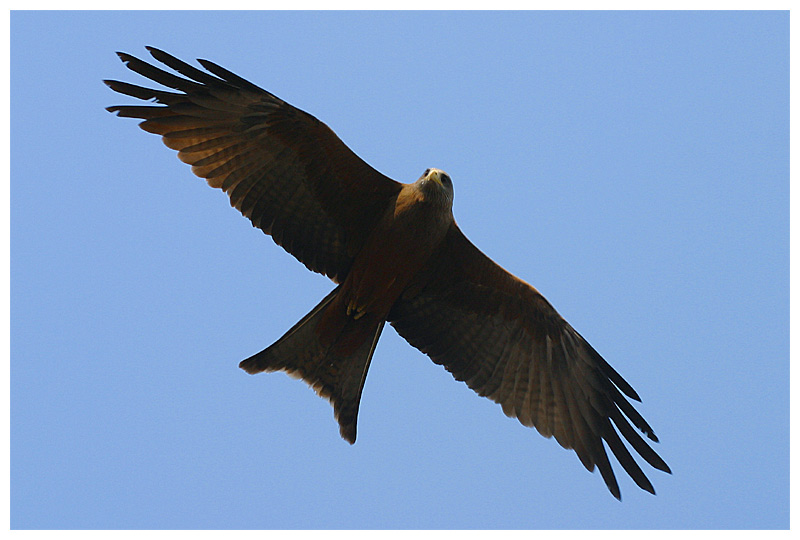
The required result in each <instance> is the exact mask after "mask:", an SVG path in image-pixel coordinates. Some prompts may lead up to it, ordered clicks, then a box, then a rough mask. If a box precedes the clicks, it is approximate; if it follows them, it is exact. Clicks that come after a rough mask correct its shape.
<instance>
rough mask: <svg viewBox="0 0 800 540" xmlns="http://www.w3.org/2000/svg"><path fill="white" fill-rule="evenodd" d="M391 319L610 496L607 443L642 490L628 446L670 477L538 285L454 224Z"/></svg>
mask: <svg viewBox="0 0 800 540" xmlns="http://www.w3.org/2000/svg"><path fill="white" fill-rule="evenodd" d="M389 322H390V323H391V324H392V326H394V327H395V329H396V330H397V331H398V333H399V334H400V335H401V336H403V337H404V338H405V339H406V340H407V341H408V342H409V343H411V344H412V345H414V346H415V347H417V348H419V349H420V350H422V351H423V352H425V353H427V354H428V355H430V357H431V359H432V360H433V361H434V362H436V363H437V364H441V365H443V366H444V367H445V368H446V369H447V370H448V371H450V372H451V373H452V374H453V376H454V377H455V378H456V379H458V380H463V381H465V382H466V384H467V385H468V386H469V387H470V388H472V389H473V390H475V391H476V392H477V393H478V394H480V395H482V396H486V397H488V398H490V399H492V400H493V401H495V402H497V403H499V404H500V405H501V406H502V409H503V412H504V413H506V414H507V415H509V416H514V417H516V418H518V419H519V421H520V422H521V423H522V424H524V425H530V426H533V427H535V428H536V429H537V430H538V431H539V433H541V434H542V435H543V436H545V437H554V438H555V439H556V441H557V442H558V443H559V444H560V445H561V446H563V447H564V448H570V449H573V450H574V451H575V453H576V454H577V456H578V458H579V459H580V461H581V463H582V464H583V466H584V467H586V468H587V469H588V470H590V471H591V470H594V468H595V467H597V468H598V469H599V470H600V474H601V476H602V477H603V480H604V481H605V483H606V486H607V487H608V489H609V491H611V493H612V494H613V495H614V496H615V497H617V498H619V497H620V491H619V485H618V483H617V480H616V477H615V475H614V471H613V469H612V467H611V463H610V461H609V459H608V454H607V453H606V447H607V448H608V449H609V450H610V451H611V453H612V454H613V455H614V456H615V457H616V459H617V461H618V462H619V464H620V465H621V466H622V468H623V469H624V470H625V472H626V473H627V474H628V475H629V476H630V477H631V478H632V479H633V480H634V482H635V483H636V484H637V485H638V486H639V487H641V488H642V489H644V490H645V491H649V492H651V493H653V492H654V490H653V486H652V484H651V483H650V480H649V479H648V478H647V476H646V475H645V473H644V472H643V471H642V469H641V468H640V467H639V465H638V464H637V462H636V460H635V458H634V457H633V455H632V454H631V452H630V451H629V450H628V447H627V446H626V442H627V444H628V445H629V446H630V447H631V448H632V449H633V450H634V451H635V452H636V453H637V454H639V456H640V457H641V458H642V459H643V460H644V461H645V462H646V463H648V464H649V465H651V466H653V467H654V468H656V469H659V470H662V471H665V472H670V470H669V467H668V466H667V464H666V463H665V462H664V460H663V459H661V457H660V456H658V454H657V453H656V452H655V451H654V450H653V449H652V448H651V447H650V446H649V445H648V444H647V443H646V442H645V440H644V439H643V438H642V437H641V436H640V435H639V434H638V433H637V432H636V430H635V429H634V428H637V429H639V430H640V431H642V432H643V433H645V434H646V435H647V436H648V437H649V438H650V439H652V440H654V441H657V439H656V437H655V434H654V433H653V430H652V428H651V427H650V425H649V424H648V423H647V422H645V420H644V418H642V416H641V415H640V414H639V413H638V412H637V411H636V409H634V407H633V405H631V403H630V402H629V401H628V399H626V396H627V398H629V399H633V400H637V401H638V400H639V396H638V394H637V393H636V392H635V391H634V390H633V388H632V387H631V386H630V384H628V383H627V382H626V381H625V380H624V379H623V378H622V377H621V376H620V375H619V373H617V372H616V371H615V370H614V369H613V368H612V367H611V366H610V365H608V363H607V362H606V361H605V360H603V358H602V357H601V356H600V355H599V354H598V353H597V352H596V351H595V350H594V349H593V348H592V346H591V345H589V343H588V342H587V341H586V340H585V339H583V337H582V336H581V335H580V334H578V333H577V332H576V331H575V330H574V329H573V328H572V327H571V326H570V325H569V324H568V323H567V322H566V321H565V320H564V319H563V318H562V317H561V316H560V315H559V314H558V313H557V312H556V311H555V309H553V307H552V306H551V305H550V303H549V302H547V300H545V299H544V297H543V296H542V295H541V294H539V292H538V291H537V290H536V289H534V288H533V287H532V286H530V285H529V284H527V283H525V282H524V281H522V280H520V279H518V278H516V277H514V276H513V275H511V274H509V273H508V272H506V271H505V270H503V269H502V268H501V267H499V266H498V265H497V264H495V263H494V262H493V261H492V260H491V259H489V258H488V257H486V256H485V255H484V254H483V253H481V252H480V251H479V250H478V249H477V248H476V247H475V246H473V245H472V243H470V242H469V240H467V239H466V237H464V235H463V234H462V233H461V231H460V230H459V229H458V227H457V226H456V225H455V224H453V225H452V227H451V229H450V231H449V232H448V234H447V237H446V239H445V241H444V243H443V244H442V246H441V248H440V250H439V251H438V252H437V253H435V254H434V255H433V256H432V257H431V259H430V261H429V263H428V265H427V266H426V267H425V268H423V270H422V271H421V272H420V273H419V275H418V276H417V278H416V281H415V282H412V284H411V285H410V286H409V288H408V292H407V294H405V295H404V296H402V297H401V298H400V299H399V300H398V302H397V303H396V304H395V305H394V306H393V308H392V311H391V312H390V313H389ZM615 426H616V430H615ZM620 435H621V437H620ZM623 438H624V441H623Z"/></svg>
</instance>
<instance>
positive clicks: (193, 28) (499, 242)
mask: <svg viewBox="0 0 800 540" xmlns="http://www.w3.org/2000/svg"><path fill="white" fill-rule="evenodd" d="M145 45H153V46H157V47H159V48H162V49H164V50H166V51H168V52H171V53H172V54H174V55H176V56H178V57H180V58H183V59H185V60H193V59H194V58H197V57H200V58H208V59H210V60H213V61H215V62H217V63H219V64H221V65H223V66H225V67H227V68H228V69H230V70H232V71H234V72H236V73H238V74H240V75H242V76H244V77H245V78H248V79H249V80H251V81H253V82H254V83H256V84H258V85H260V86H263V87H264V88H267V89H269V90H270V91H272V92H274V93H275V94H276V95H278V96H279V97H281V98H283V99H285V100H287V101H289V102H290V103H292V104H294V105H296V106H298V107H300V108H302V109H304V110H306V111H308V112H310V113H312V114H314V115H315V116H317V117H318V118H320V119H321V120H323V121H324V122H326V123H327V124H328V125H329V126H331V127H332V128H333V129H334V131H336V132H337V134H338V135H339V136H340V137H341V138H342V139H343V140H344V141H345V143H346V144H348V145H349V146H350V148H352V149H353V150H354V151H355V152H356V153H357V154H359V155H360V156H361V157H362V158H364V159H365V160H366V161H367V162H368V163H370V164H371V165H372V166H374V167H375V168H377V169H378V170H380V171H381V172H383V173H385V174H387V175H388V176H390V177H392V178H395V179H397V180H400V181H405V182H410V181H413V180H415V179H416V178H417V177H418V176H419V175H420V174H421V173H422V171H424V170H425V169H426V168H427V167H438V168H441V169H444V170H445V171H447V172H448V173H449V174H450V175H451V177H452V178H453V182H454V185H455V204H454V213H455V216H456V220H457V221H458V223H459V225H460V227H461V228H462V230H463V231H464V232H465V234H466V235H467V236H468V237H469V238H470V239H471V240H472V241H473V242H474V243H475V244H476V245H477V246H479V247H480V248H481V249H482V250H483V251H484V252H486V253H487V254H488V255H490V256H491V257H492V258H493V259H494V260H495V261H497V262H498V263H499V264H501V265H502V266H504V267H505V268H507V269H508V270H510V271H511V272H513V273H515V274H516V275H518V276H520V277H521V278H523V279H525V280H526V281H529V282H531V283H532V284H533V285H534V286H536V287H537V288H538V289H539V290H540V291H541V292H542V293H543V294H544V295H545V296H546V297H547V298H548V299H549V300H550V302H551V303H552V304H553V305H554V306H555V307H556V309H557V310H559V312H560V313H561V314H562V315H563V316H564V317H565V318H566V319H567V320H568V321H569V322H570V323H571V324H572V325H573V326H574V327H575V328H576V329H577V330H578V331H579V332H580V333H581V334H582V335H583V336H585V337H586V338H587V339H588V340H589V341H590V342H591V343H592V344H593V345H594V347H595V348H596V349H597V350H598V351H599V352H600V353H601V354H602V355H603V356H604V357H605V358H606V359H607V360H608V361H609V362H610V363H611V364H612V365H613V366H614V367H615V368H616V369H617V370H618V371H620V372H621V373H622V374H623V376H624V377H625V378H626V379H627V380H628V381H629V382H630V383H631V384H632V385H633V386H634V387H635V388H636V390H637V391H638V392H639V394H640V395H641V396H642V398H643V403H642V404H641V405H640V406H639V407H638V408H639V410H640V411H641V412H642V413H643V415H644V416H645V417H646V418H647V420H648V421H649V422H650V424H651V425H652V426H653V427H654V429H655V431H656V433H657V434H658V436H659V438H660V439H661V443H660V444H658V445H656V446H657V450H658V451H659V453H660V454H661V455H662V456H663V457H664V458H665V460H666V461H667V462H668V463H669V464H670V466H671V467H672V470H673V472H674V474H673V475H671V476H670V475H665V474H662V473H660V472H658V471H652V473H650V474H649V476H650V478H651V480H652V481H653V484H654V485H655V488H656V491H657V493H658V495H657V496H655V497H653V496H651V495H649V494H647V493H645V492H643V491H640V490H639V489H638V488H636V486H635V485H634V484H633V482H632V481H630V480H629V479H628V478H626V477H624V474H623V473H622V472H621V469H620V468H619V466H616V469H617V471H618V477H619V478H620V486H621V488H622V502H618V501H616V500H615V499H614V498H613V497H611V496H610V495H609V494H608V492H607V491H606V489H605V486H604V484H603V482H602V480H601V478H600V476H599V474H598V473H594V474H590V473H588V472H587V471H586V470H585V469H584V468H583V467H582V466H581V464H580V462H579V461H578V459H577V458H576V457H575V456H574V454H572V453H571V452H568V451H565V450H563V449H561V448H560V447H559V446H558V445H557V444H556V443H555V442H554V441H553V440H546V439H544V438H542V437H541V436H539V435H538V433H536V432H535V431H534V430H531V429H528V428H524V427H522V426H521V425H519V424H518V423H517V422H516V421H515V420H511V419H508V418H506V417H505V416H504V415H503V414H502V411H501V410H500V407H499V406H497V405H495V404H494V403H492V402H490V401H488V400H486V399H483V398H479V397H478V396H477V395H475V394H474V393H473V392H472V391H470V390H469V389H468V388H467V387H466V386H465V385H464V384H462V383H459V382H456V381H454V380H453V379H452V377H451V376H450V375H449V374H448V373H447V372H445V371H444V370H443V369H442V368H441V367H440V366H436V365H434V364H433V363H432V362H430V360H428V358H427V357H425V356H424V355H422V354H421V353H419V352H418V351H417V350H416V349H413V348H412V347H411V346H409V345H408V344H407V343H405V342H404V341H403V340H402V339H401V338H400V337H399V336H397V334H396V333H395V332H394V331H393V330H392V329H391V328H388V327H387V329H386V331H385V332H384V334H383V336H382V338H381V341H380V343H379V345H378V348H377V351H376V353H375V357H374V359H373V362H372V366H371V369H370V372H369V376H368V378H367V381H366V386H365V389H364V394H363V399H362V403H361V409H360V414H359V424H358V428H359V431H358V433H359V438H358V442H357V443H356V444H355V445H354V446H350V445H348V444H347V443H346V442H344V441H343V440H341V439H340V438H339V434H338V428H337V426H336V423H335V421H334V419H333V414H332V409H331V408H330V406H329V405H328V403H327V402H326V401H324V400H322V399H320V398H318V397H316V395H315V394H314V393H313V391H311V390H310V389H309V388H308V387H307V386H306V385H304V384H302V383H301V382H298V381H296V380H293V379H290V378H289V377H287V376H286V375H284V374H270V375H258V376H249V375H247V374H245V373H244V372H243V371H241V370H239V369H238V367H237V364H238V362H239V360H241V359H243V358H245V357H247V356H249V355H251V354H253V353H254V352H257V351H259V350H261V349H262V348H264V347H266V346H267V345H269V344H270V343H272V342H273V341H274V340H275V339H277V338H278V337H280V336H281V335H282V334H283V333H284V332H285V331H286V330H287V329H288V328H290V327H291V326H292V325H293V324H294V323H295V322H296V321H297V320H298V319H300V317H302V316H303V315H304V314H305V313H306V312H307V311H308V310H309V309H310V308H311V307H313V306H314V305H315V304H316V303H317V302H318V301H319V299H320V298H322V297H323V296H324V295H325V294H326V293H327V292H328V291H329V290H330V289H331V288H332V286H333V285H332V283H331V282H329V281H328V280H327V279H325V278H324V277H322V276H319V275H315V274H312V273H310V272H308V271H307V270H305V268H304V267H303V266H302V265H301V264H300V263H299V262H297V261H296V260H294V259H293V258H292V257H291V256H290V255H288V254H286V253H285V252H283V251H282V250H281V249H280V248H278V247H277V246H276V245H275V244H274V243H273V242H272V241H271V240H270V239H269V238H267V237H266V236H264V235H263V234H262V233H261V232H260V231H258V230H256V229H254V228H252V227H251V226H250V223H249V222H248V221H247V220H246V219H244V218H242V217H241V216H240V215H239V214H238V213H237V212H236V211H235V210H233V209H231V208H230V207H229V205H228V203H227V199H226V197H225V196H224V195H223V194H222V193H221V192H218V191H215V190H212V189H211V188H209V187H208V186H207V185H206V184H205V183H204V182H203V181H202V180H200V179H198V178H196V177H194V176H193V175H192V174H191V172H190V171H189V168H188V167H187V166H186V165H184V164H182V163H180V162H179V161H178V159H176V157H175V156H174V152H172V151H171V150H169V149H167V148H166V147H164V146H163V145H162V144H161V142H160V141H159V139H158V137H155V136H153V135H150V134H147V133H145V132H143V131H141V130H139V129H138V128H137V127H136V123H135V122H134V121H131V120H125V119H119V118H116V117H114V116H112V115H110V114H108V113H107V112H106V111H105V110H104V107H105V106H107V105H112V104H120V103H130V102H132V100H126V99H125V98H124V97H122V96H117V95H114V94H113V93H112V92H111V91H110V90H108V89H107V88H106V87H105V86H104V85H103V84H102V83H101V82H100V81H101V79H105V78H114V79H122V80H128V81H131V82H141V79H138V78H137V76H136V75H135V74H133V73H131V72H129V71H128V70H126V69H125V68H124V66H123V65H122V63H121V62H119V60H118V59H117V57H116V56H115V55H114V52H115V51H117V50H121V51H126V52H130V53H132V54H134V55H137V56H140V57H144V56H146V55H147V53H146V51H145V49H144V46H145ZM11 111H12V116H11V130H12V138H11V158H12V162H11V179H12V183H11V526H12V528H23V529H24V528H37V529H38V528H88V529H92V528H102V529H116V528H146V529H160V528H179V529H192V528H216V529H219V528H223V529H224V528H233V529H249V528H266V529H273V528H274V529H283V528H290V529H292V528H334V529H336V528H457V529H460V528H466V529H472V528H481V529H494V528H502V529H509V528H512V529H552V528H555V529H558V528H622V529H627V528H637V529H638V528H677V529H685V528H746V529H747V528H786V527H788V525H789V294H788V293H789V16H788V12H761V13H754V12H697V13H685V12H635V13H631V12H527V13H513V12H511V13H509V12H506V13H474V12H473V13H446V12H445V13H395V12H383V13H340V12H334V13H330V12H328V13H320V12H303V13H292V12H281V13H274V12H248V13H228V12H226V13H197V12H182V13H179V12H162V13H152V12H135V13H132V12H114V13H109V12H74V13H61V12H35V13H34V12H15V13H13V14H12V17H11ZM615 465H616V464H615Z"/></svg>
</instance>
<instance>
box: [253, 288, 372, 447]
mask: <svg viewBox="0 0 800 540" xmlns="http://www.w3.org/2000/svg"><path fill="white" fill-rule="evenodd" d="M339 289H340V287H336V288H335V289H334V290H333V291H332V292H331V293H330V294H329V295H328V296H326V297H325V298H324V299H323V300H322V302H320V303H319V304H318V305H317V307H315V308H314V309H312V310H311V311H310V312H309V313H308V315H306V316H305V317H303V318H302V319H301V320H300V322H298V323H297V324H296V325H294V326H293V327H292V328H291V329H290V330H289V331H288V332H286V334H284V335H283V337H281V338H280V339H279V340H278V341H276V342H275V343H273V344H272V345H270V346H269V347H267V348H266V349H264V350H263V351H261V352H260V353H258V354H255V355H253V356H251V357H250V358H248V359H247V360H243V361H242V362H241V363H240V364H239V367H240V368H242V369H243V370H245V371H246V372H248V373H251V374H254V373H261V372H262V371H267V372H269V371H285V372H286V373H288V374H289V375H291V376H292V377H296V378H300V379H302V380H304V381H305V382H306V383H308V385H309V386H311V387H312V388H313V389H314V390H315V391H316V392H317V394H319V395H320V396H321V397H324V398H327V399H328V400H329V401H330V402H331V405H333V413H334V416H335V417H336V420H337V421H338V422H339V432H340V433H341V435H342V438H344V439H345V440H346V441H348V442H349V443H350V444H353V443H354V442H356V420H357V417H358V405H359V402H360V401H361V390H362V388H363V387H364V380H365V378H366V376H367V370H368V369H369V363H370V360H371V359H372V353H373V352H374V351H375V345H376V344H377V343H378V338H379V337H380V335H381V330H383V325H384V320H383V319H380V320H377V321H376V320H366V319H368V318H367V317H364V318H361V319H358V320H355V319H353V318H349V317H347V316H346V315H345V314H344V313H342V314H341V315H340V317H343V320H342V321H341V324H340V325H338V327H337V330H336V332H335V335H333V339H332V340H331V339H325V340H321V339H320V329H319V328H318V327H319V325H320V322H321V321H322V319H323V314H325V312H326V308H328V307H329V305H330V304H331V302H332V301H333V300H334V299H335V298H336V294H337V293H338V292H339ZM331 307H336V306H331ZM326 319H330V314H328V316H327V317H326ZM354 332H355V333H356V334H358V335H363V336H365V339H364V340H363V342H361V343H359V344H358V345H357V346H356V347H355V348H353V347H352V346H349V344H348V345H347V346H342V345H345V343H344V341H350V340H349V339H348V336H352V335H353V333H354ZM337 345H339V346H337Z"/></svg>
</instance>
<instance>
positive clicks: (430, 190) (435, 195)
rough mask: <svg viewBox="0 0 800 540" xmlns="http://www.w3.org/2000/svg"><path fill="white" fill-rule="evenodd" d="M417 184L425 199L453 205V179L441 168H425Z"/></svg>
mask: <svg viewBox="0 0 800 540" xmlns="http://www.w3.org/2000/svg"><path fill="white" fill-rule="evenodd" d="M417 186H418V188H419V189H420V191H422V193H423V194H424V196H425V199H426V200H431V201H437V202H441V203H442V204H444V205H445V206H447V207H452V205H453V181H452V180H450V175H448V174H447V173H446V172H444V171H443V170H441V169H426V170H425V172H424V173H422V176H420V177H419V180H417Z"/></svg>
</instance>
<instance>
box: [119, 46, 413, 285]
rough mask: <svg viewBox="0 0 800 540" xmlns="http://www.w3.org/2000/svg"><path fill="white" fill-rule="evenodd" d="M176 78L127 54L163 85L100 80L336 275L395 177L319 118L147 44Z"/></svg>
mask: <svg viewBox="0 0 800 540" xmlns="http://www.w3.org/2000/svg"><path fill="white" fill-rule="evenodd" d="M148 50H149V51H150V53H151V54H152V55H153V57H154V58H155V59H156V60H158V61H160V62H162V63H163V64H165V65H166V66H168V67H170V68H172V69H173V70H175V71H176V72H178V73H179V74H180V75H183V77H181V76H178V75H175V74H173V73H169V72H167V71H164V70H162V69H159V68H157V67H154V66H152V65H150V64H148V63H146V62H143V61H141V60H139V59H138V58H134V57H133V56H131V55H128V54H124V53H118V54H119V57H120V58H121V59H122V61H123V62H125V64H126V65H127V67H128V68H130V69H131V70H133V71H135V72H136V73H139V74H140V75H143V76H145V77H147V78H148V79H151V80H152V81H155V82H157V83H160V84H162V85H164V86H166V87H168V88H172V89H174V90H178V92H171V91H165V90H154V89H149V88H144V87H141V86H136V85H133V84H129V83H125V82H120V81H105V83H106V84H107V85H108V86H109V87H111V89H112V90H115V91H117V92H119V93H121V94H126V95H128V96H132V97H135V98H139V99H142V100H152V101H154V102H155V104H151V105H121V106H114V107H108V110H109V111H111V112H116V113H117V114H118V115H119V116H125V117H132V118H140V119H142V120H144V121H143V122H141V123H140V124H139V125H140V126H141V128H142V129H144V130H145V131H149V132H151V133H156V134H158V135H161V136H162V137H163V141H164V144H166V145H167V146H168V147H170V148H172V149H174V150H178V157H179V158H180V159H181V160H182V161H184V162H186V163H189V164H190V165H192V171H193V172H194V173H195V174H196V175H197V176H200V177H202V178H205V179H206V180H207V181H208V183H209V184H210V185H211V186H212V187H215V188H220V189H222V190H223V191H225V192H226V193H227V194H228V195H229V197H230V200H231V205H232V206H234V207H236V208H237V209H238V210H239V211H240V212H242V214H244V215H245V216H246V217H247V218H249V219H250V221H252V222H253V225H254V226H255V227H258V228H260V229H262V230H263V231H264V232H265V233H266V234H269V235H271V236H272V238H273V239H274V240H275V242H276V243H277V244H278V245H280V246H281V247H283V248H284V249H285V250H286V251H288V252H289V253H291V254H292V255H294V256H295V257H297V259H298V260H300V262H302V263H303V264H305V265H306V266H307V267H308V268H309V269H311V270H313V271H315V272H320V273H322V274H325V275H327V276H328V277H330V278H331V279H333V280H334V281H337V282H338V281H341V280H342V279H344V276H345V275H346V274H347V272H348V270H349V268H350V264H351V262H352V259H353V256H354V255H355V254H356V253H357V252H358V250H359V249H360V248H361V245H362V244H363V242H364V240H365V239H366V236H367V235H368V234H369V231H370V230H372V228H373V227H374V225H375V223H376V222H377V221H378V219H380V217H381V215H382V214H383V212H384V211H385V209H386V208H387V205H388V204H389V202H390V201H391V199H392V198H393V197H394V196H395V195H396V194H397V192H398V191H399V190H400V188H401V186H402V185H401V184H399V183H398V182H395V181H394V180H392V179H390V178H388V177H386V176H384V175H382V174H381V173H379V172H378V171H376V170H375V169H373V168H372V167H370V166H369V165H368V164H367V163H365V162H364V161H363V160H362V159H360V158H359V157H358V156H357V155H355V154H354V153H353V152H352V151H351V150H350V149H349V148H347V146H345V144H344V143H343V142H342V141H341V140H340V139H339V138H338V137H337V136H336V134H335V133H334V132H333V131H331V130H330V128H328V126H326V125H325V124H323V123H322V122H320V121H319V120H317V119H316V118H314V117H313V116H311V115H310V114H308V113H305V112H303V111H301V110H300V109H297V108H295V107H293V106H291V105H289V104H288V103H286V102H285V101H282V100H281V99H279V98H277V97H275V96H273V95H272V94H270V93H269V92H267V91H266V90H263V89H261V88H259V87H258V86H256V85H254V84H252V83H250V82H248V81H246V80H244V79H242V78H241V77H239V76H237V75H234V74H233V73H231V72H229V71H227V70H226V69H224V68H221V67H219V66H218V65H216V64H214V63H212V62H209V61H207V60H199V62H200V63H201V64H202V66H203V67H204V68H205V69H206V70H208V71H207V72H206V71H203V70H201V69H198V68H195V67H193V66H191V65H189V64H187V63H185V62H183V61H181V60H178V59H177V58H175V57H173V56H171V55H169V54H167V53H165V52H163V51H160V50H158V49H155V48H152V47H148Z"/></svg>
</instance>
